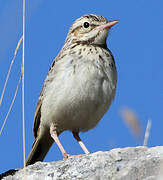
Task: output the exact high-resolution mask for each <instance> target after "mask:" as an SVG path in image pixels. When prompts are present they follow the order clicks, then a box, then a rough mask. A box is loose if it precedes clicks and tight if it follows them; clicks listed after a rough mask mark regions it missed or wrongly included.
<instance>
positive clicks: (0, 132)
mask: <svg viewBox="0 0 163 180" xmlns="http://www.w3.org/2000/svg"><path fill="white" fill-rule="evenodd" d="M20 81H21V76H20V78H19V81H18V84H17V87H16V90H15V94H14V97H13V99H12V102H11V105H10V107H9V110H8V112H7V115H6V117H5V120H4V122H3V125H2V127H1V130H0V136H1V134H2V131H3V129H4V126H5V124H6V121H7V118H8V116H9V114H10V112H11V109H12V106H13V104H14V102H15V98H16V95H17V92H18V88H19V85H20Z"/></svg>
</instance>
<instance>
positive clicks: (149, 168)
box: [3, 146, 163, 180]
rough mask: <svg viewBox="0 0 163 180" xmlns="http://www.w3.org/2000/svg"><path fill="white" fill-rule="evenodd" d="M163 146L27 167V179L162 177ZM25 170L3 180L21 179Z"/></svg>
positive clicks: (141, 179)
mask: <svg viewBox="0 0 163 180" xmlns="http://www.w3.org/2000/svg"><path fill="white" fill-rule="evenodd" d="M161 170H162V171H163V146H158V147H152V148H147V147H143V146H139V147H127V148H118V149H112V150H111V151H107V152H101V151H100V152H95V153H92V154H90V155H83V156H82V157H71V158H69V159H66V160H62V161H57V162H37V163H35V164H34V165H30V166H28V167H27V168H26V180H163V173H162V174H161ZM23 178H24V170H23V169H20V170H19V171H17V172H16V173H15V175H13V176H11V175H9V176H7V177H4V178H3V179H4V180H20V179H23Z"/></svg>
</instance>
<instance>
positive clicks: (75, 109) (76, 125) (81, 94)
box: [26, 14, 118, 165]
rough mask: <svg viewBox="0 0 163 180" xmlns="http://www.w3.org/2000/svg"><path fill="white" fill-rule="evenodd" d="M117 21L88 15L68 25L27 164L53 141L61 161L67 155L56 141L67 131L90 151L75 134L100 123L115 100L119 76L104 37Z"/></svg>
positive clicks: (41, 103) (36, 119)
mask: <svg viewBox="0 0 163 180" xmlns="http://www.w3.org/2000/svg"><path fill="white" fill-rule="evenodd" d="M116 23H118V21H110V22H109V21H107V19H106V18H104V17H103V16H99V15H94V14H88V15H84V16H82V17H81V18H79V19H77V20H76V21H75V22H74V24H73V25H72V26H71V28H70V30H69V32H68V35H67V38H66V41H65V44H64V46H63V48H62V49H61V51H60V52H59V54H58V55H57V57H56V58H55V60H54V61H53V63H52V65H51V67H50V69H49V72H48V75H47V77H46V79H45V82H44V84H43V87H42V91H41V94H40V97H39V100H38V103H37V107H36V112H35V115H34V124H33V134H34V137H35V141H34V143H33V146H32V150H31V152H30V154H29V156H28V158H27V160H26V165H30V164H33V163H35V162H36V161H43V159H44V157H45V156H46V154H47V152H48V151H49V149H50V147H51V145H52V144H53V142H54V141H55V142H56V143H57V145H58V147H59V148H60V150H61V152H62V154H63V157H64V158H67V157H69V156H70V155H69V154H68V153H67V152H66V151H65V149H64V148H63V146H62V144H61V142H60V141H59V138H58V136H59V135H60V134H61V133H62V132H63V131H65V130H69V131H71V132H72V133H73V136H74V138H75V139H76V140H77V141H78V142H79V145H80V146H81V148H82V149H83V151H84V152H85V153H86V154H88V153H89V151H88V150H87V148H86V147H85V145H84V143H83V142H82V140H81V139H80V137H79V133H80V131H88V130H89V129H92V128H93V127H95V126H96V125H97V124H98V122H99V121H100V119H101V118H102V117H103V115H104V114H105V113H106V112H107V110H108V108H109V106H110V105H111V102H112V100H113V98H114V96H115V90H116V83H117V72H116V67H115V63H114V58H113V56H112V54H111V52H110V50H109V49H108V48H107V45H106V38H107V35H108V29H110V28H111V27H112V26H113V25H115V24H116ZM112 65H113V66H112Z"/></svg>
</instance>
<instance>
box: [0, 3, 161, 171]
mask: <svg viewBox="0 0 163 180" xmlns="http://www.w3.org/2000/svg"><path fill="white" fill-rule="evenodd" d="M162 7H163V2H162V1H161V0H156V1H154V0H148V1H147V0H132V1H131V0H124V1H121V0H114V1H113V0H111V1H107V0H101V1H92V0H90V1H87V0H82V1H78V2H77V1H74V0H71V1H62V0H61V1H44V0H35V1H27V6H26V40H25V121H26V122H25V124H26V156H27V155H28V153H29V151H30V150H31V146H32V143H33V134H32V125H33V116H34V112H35V107H36V104H37V99H38V97H39V94H40V91H41V87H42V84H43V81H44V79H45V77H46V75H47V72H48V69H49V67H50V65H51V63H52V61H53V59H54V58H55V56H56V55H57V53H58V52H59V50H60V49H61V47H62V45H63V43H64V40H65V38H66V35H67V32H68V29H69V27H70V25H71V24H72V23H73V21H74V20H75V19H76V18H78V17H80V16H81V15H83V14H87V13H95V14H100V15H103V16H105V17H106V18H108V19H112V20H114V19H119V20H120V23H119V24H117V25H116V26H115V27H113V28H112V29H111V32H110V35H109V38H108V40H107V44H108V47H109V49H110V50H111V51H112V53H113V55H114V57H115V61H116V65H117V71H118V86H117V93H116V97H115V100H114V102H113V104H112V105H111V107H110V109H109V111H108V112H107V113H106V115H105V116H104V118H103V119H102V120H101V121H100V123H99V125H98V126H97V127H96V128H95V129H93V130H90V131H89V132H86V133H82V134H81V138H82V139H83V141H84V142H85V144H86V146H87V148H88V149H89V150H90V151H91V152H95V151H99V150H103V151H105V150H110V149H112V148H117V147H127V146H137V145H142V143H143V138H140V140H139V141H138V140H136V139H135V137H134V136H133V135H132V133H131V131H130V129H129V128H128V127H127V126H126V124H125V123H124V121H123V119H122V117H121V115H120V111H121V109H122V108H123V107H129V108H130V109H132V110H133V111H134V112H135V113H136V114H137V116H138V117H139V119H140V123H141V126H142V129H143V131H144V129H145V127H146V124H147V121H148V119H151V120H152V128H151V132H150V137H149V143H148V145H149V146H158V145H162V144H163V142H162V133H163V109H162V108H163V70H162V69H163V56H162V54H163V45H162V42H163V24H162V18H163V11H162ZM0 27H1V31H0V93H1V92H2V88H3V84H4V81H5V77H6V74H7V71H8V68H9V64H10V62H11V59H12V57H13V54H14V50H15V48H16V45H17V42H18V40H19V39H20V37H21V35H22V1H20V0H17V1H2V0H0ZM21 54H22V48H20V49H19V51H18V55H17V57H16V59H15V63H14V65H13V69H12V73H11V77H10V79H9V83H8V85H7V90H6V93H5V96H4V101H3V103H2V106H1V107H0V127H1V126H2V122H3V120H4V118H5V115H6V113H7V110H8V108H9V105H10V103H11V99H12V97H13V94H14V90H15V88H16V84H17V81H18V79H19V74H20V67H21ZM60 139H61V142H62V144H63V145H64V147H65V149H66V150H67V152H69V153H70V154H79V153H82V150H81V149H80V147H79V145H78V144H77V143H76V141H75V140H74V139H73V137H72V134H71V133H70V132H64V133H63V134H62V135H61V136H60ZM0 144H1V148H0V149H1V150H0V152H1V153H0V162H1V163H0V173H1V172H3V171H6V170H8V169H11V168H20V167H22V166H23V148H22V113H21V88H19V91H18V96H17V98H16V101H15V104H14V107H13V109H12V111H11V113H10V115H9V118H8V120H7V123H6V126H5V128H4V131H3V133H2V135H1V136H0ZM61 159H62V156H61V153H60V151H59V149H58V147H57V146H56V144H54V145H53V146H52V148H51V149H50V151H49V153H48V155H47V157H46V158H45V161H56V160H61Z"/></svg>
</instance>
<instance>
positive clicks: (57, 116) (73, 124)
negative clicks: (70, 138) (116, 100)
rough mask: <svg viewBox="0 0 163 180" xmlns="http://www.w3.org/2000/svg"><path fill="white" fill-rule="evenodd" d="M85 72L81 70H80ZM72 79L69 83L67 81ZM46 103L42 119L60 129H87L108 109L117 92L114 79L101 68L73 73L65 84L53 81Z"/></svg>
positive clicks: (43, 106) (95, 123)
mask: <svg viewBox="0 0 163 180" xmlns="http://www.w3.org/2000/svg"><path fill="white" fill-rule="evenodd" d="M80 73H81V74H80ZM67 82H68V83H67ZM53 85H54V86H55V88H52V89H54V90H51V91H49V93H48V95H47V96H46V97H45V99H44V101H43V105H42V119H43V117H44V116H45V117H46V118H48V119H49V120H48V121H47V119H46V120H45V121H44V120H42V121H44V122H45V123H48V126H50V124H51V123H55V124H56V126H57V129H59V130H60V131H64V130H71V131H87V130H89V129H91V128H93V127H95V126H96V125H97V123H98V122H99V120H100V119H101V118H102V117H103V115H104V114H105V113H106V111H107V110H108V108H109V106H110V104H111V102H112V99H113V97H114V94H115V88H112V85H111V82H110V81H109V80H108V78H107V77H105V75H98V73H97V72H93V73H91V72H88V74H87V71H84V72H78V73H77V74H75V75H73V74H69V75H68V81H67V80H66V79H65V81H62V85H61V84H60V85H58V86H57V85H56V84H55V82H54V84H53Z"/></svg>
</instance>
